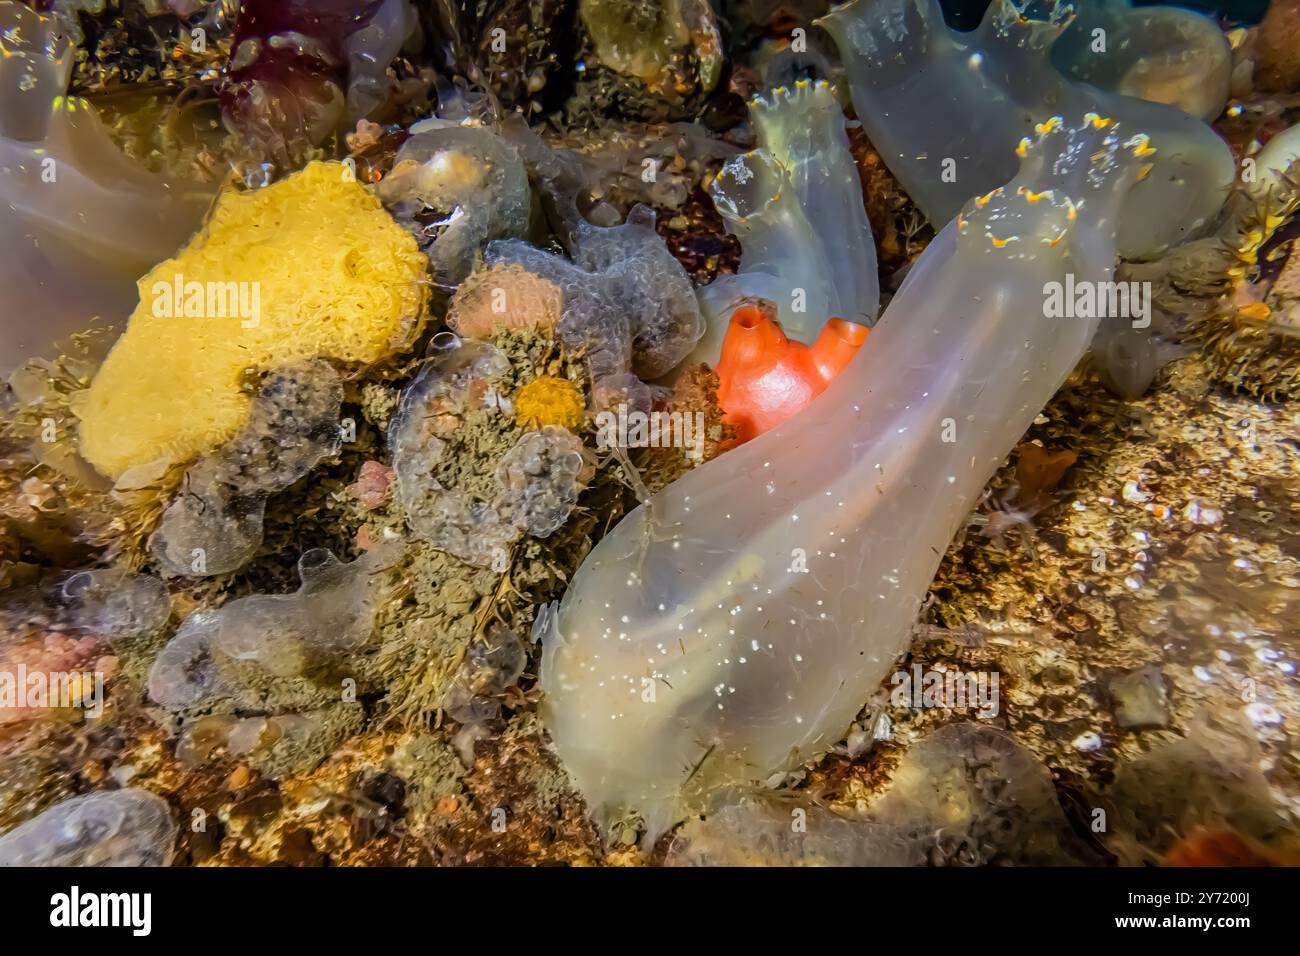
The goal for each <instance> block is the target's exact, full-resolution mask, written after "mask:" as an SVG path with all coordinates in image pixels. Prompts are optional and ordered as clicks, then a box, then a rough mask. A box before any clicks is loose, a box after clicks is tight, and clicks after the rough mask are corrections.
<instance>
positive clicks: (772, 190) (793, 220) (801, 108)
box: [691, 81, 880, 364]
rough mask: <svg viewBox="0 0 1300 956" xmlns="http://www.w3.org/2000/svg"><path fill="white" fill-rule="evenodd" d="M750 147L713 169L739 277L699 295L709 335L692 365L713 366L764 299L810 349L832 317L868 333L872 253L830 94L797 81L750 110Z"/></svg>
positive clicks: (873, 308)
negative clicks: (739, 323) (744, 308)
mask: <svg viewBox="0 0 1300 956" xmlns="http://www.w3.org/2000/svg"><path fill="white" fill-rule="evenodd" d="M750 120H751V122H752V123H753V125H754V128H755V132H756V133H757V136H758V149H756V150H754V151H753V152H750V153H744V154H742V155H740V156H737V157H735V158H733V159H731V160H728V161H727V163H726V164H725V165H724V166H723V167H722V170H721V171H720V172H719V174H718V176H717V177H716V178H715V179H714V182H713V185H712V186H711V187H710V191H711V192H712V195H713V205H714V206H715V207H716V208H717V210H718V212H719V213H720V214H721V215H722V218H723V219H724V220H726V222H727V228H728V230H729V231H730V232H732V233H734V234H735V235H736V236H737V237H738V238H739V239H740V243H741V250H742V251H741V258H740V271H739V273H738V274H736V275H734V276H720V277H719V278H717V279H715V280H714V281H713V282H712V283H711V284H709V285H708V286H706V287H705V288H704V289H701V290H700V293H699V297H700V304H701V307H702V309H703V311H704V313H705V315H706V317H707V321H708V331H707V332H706V333H705V336H704V338H703V339H701V340H700V343H699V345H698V346H697V347H696V349H695V351H694V352H693V353H692V355H691V360H692V361H699V362H709V363H710V364H716V363H717V360H718V356H719V355H720V354H721V350H722V339H723V337H724V336H725V334H726V330H727V325H728V323H729V321H730V319H731V313H732V312H733V311H734V310H735V309H736V307H737V306H738V305H739V304H740V302H741V301H742V300H744V299H747V298H760V299H767V300H768V301H770V302H772V303H773V304H774V305H775V306H776V309H777V319H778V321H780V323H781V327H782V329H783V330H784V331H785V333H786V334H787V335H789V336H791V337H792V338H795V339H798V340H799V341H801V342H805V343H811V342H812V341H814V340H815V339H816V338H817V335H818V334H819V333H820V332H821V330H822V326H823V325H825V323H826V321H827V320H828V319H830V318H832V317H838V318H841V319H848V320H849V321H851V322H858V323H861V324H863V325H872V324H874V323H875V321H876V313H877V311H878V309H879V308H880V279H879V277H878V275H877V272H876V246H875V241H874V240H873V239H872V236H871V224H870V223H869V222H868V221H867V213H866V209H865V207H864V206H863V199H862V184H861V181H860V179H859V177H858V169H857V165H856V164H855V162H854V160H853V154H852V152H851V151H850V149H849V140H848V136H847V134H846V133H845V131H844V114H843V112H842V111H841V109H840V104H839V101H838V100H837V99H836V98H835V93H834V91H833V90H832V89H831V87H830V86H829V85H828V84H826V83H824V82H818V83H812V82H808V81H801V82H799V83H797V84H796V85H795V87H794V88H793V89H788V90H787V89H778V90H774V91H773V92H772V93H770V94H769V95H768V97H767V98H763V97H759V98H757V99H755V100H754V101H753V103H751V104H750Z"/></svg>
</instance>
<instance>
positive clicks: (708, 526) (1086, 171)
mask: <svg viewBox="0 0 1300 956" xmlns="http://www.w3.org/2000/svg"><path fill="white" fill-rule="evenodd" d="M1075 123H1076V124H1077V125H1069V124H1066V123H1064V122H1062V121H1061V120H1060V119H1059V118H1053V119H1050V120H1048V121H1047V122H1045V123H1044V124H1043V126H1042V128H1041V131H1040V132H1039V134H1038V137H1037V141H1036V142H1030V141H1025V142H1023V143H1022V144H1021V149H1020V152H1021V153H1022V154H1023V155H1022V160H1021V169H1020V172H1019V174H1018V175H1017V176H1016V177H1015V178H1014V179H1012V180H1011V182H1009V183H1008V184H1007V185H1006V186H1005V187H1001V188H998V189H995V190H994V191H993V192H991V193H989V194H988V195H986V196H983V197H981V198H979V199H976V200H973V201H971V202H970V203H969V204H968V205H967V207H966V209H965V211H964V213H963V215H962V216H961V217H960V218H958V219H956V220H954V221H953V222H952V223H950V224H949V225H948V226H947V227H946V228H945V229H944V230H943V231H942V232H941V233H940V235H939V236H938V237H937V238H936V239H935V240H934V242H933V243H932V244H931V246H930V247H929V248H928V249H927V250H926V252H925V254H924V255H923V256H922V257H921V259H920V260H918V262H917V264H916V266H915V267H914V268H913V270H912V272H911V273H910V275H909V276H908V278H907V280H906V282H905V283H904V285H903V287H902V289H901V290H900V291H899V293H898V295H897V296H896V297H895V299H894V300H893V302H892V303H891V304H890V307H889V308H888V309H887V310H886V312H885V315H884V316H883V318H882V319H881V321H880V322H879V323H878V324H877V325H876V327H875V328H874V329H873V330H872V333H871V342H870V346H869V347H867V348H865V349H863V350H861V351H860V352H859V353H858V354H857V356H856V357H855V358H854V359H853V361H852V362H851V363H850V364H849V366H848V368H846V369H845V370H844V372H843V373H841V374H840V375H839V376H838V377H837V378H836V379H835V381H833V382H832V383H831V384H830V386H829V387H828V388H827V389H826V391H825V392H823V393H822V394H821V395H820V396H819V397H818V398H816V399H815V400H814V401H813V402H812V404H811V405H810V406H809V407H808V408H806V409H805V410H804V411H803V412H802V413H800V414H799V415H798V416H797V417H796V418H794V419H792V420H790V421H788V422H786V423H784V424H782V425H780V426H778V427H777V428H775V429H773V430H772V431H769V432H766V433H765V434H762V435H760V436H758V437H757V438H755V439H754V440H753V441H751V442H748V443H747V444H745V445H743V446H741V447H740V448H738V449H735V450H733V451H730V452H727V453H726V454H724V455H723V456H721V457H720V458H717V459H715V460H713V461H711V462H708V463H707V464H705V465H703V466H702V467H700V468H697V469H695V470H694V471H692V472H689V473H688V474H686V475H685V476H684V477H682V478H681V479H679V480H678V481H677V482H675V483H674V484H672V485H670V486H669V487H668V488H667V489H665V490H664V491H663V492H662V493H660V494H659V495H658V496H656V497H655V498H652V499H651V500H650V501H649V503H648V504H647V505H644V506H642V507H641V508H639V509H638V510H637V511H635V512H633V513H632V514H631V515H629V516H628V517H627V518H625V519H624V520H623V522H622V523H621V524H619V525H618V526H617V527H616V528H615V529H614V531H613V532H612V533H610V534H609V535H608V536H607V537H605V538H604V539H603V540H602V541H601V542H600V543H599V545H598V546H597V547H596V548H595V549H594V550H593V552H592V553H591V554H590V555H589V556H588V558H587V560H586V561H585V562H584V563H583V565H582V566H581V568H580V569H579V571H578V573H577V575H576V577H575V579H574V582H573V584H572V586H571V587H570V589H569V591H568V593H567V594H566V595H565V597H564V600H563V602H562V604H561V606H560V608H559V611H558V613H557V614H555V615H552V616H551V617H550V619H549V627H548V628H543V629H542V630H543V632H544V633H543V640H544V651H543V658H542V665H541V683H542V687H543V689H544V690H545V692H546V697H545V698H544V700H543V705H542V707H543V717H544V719H545V722H546V725H547V727H548V728H549V730H550V733H551V737H552V739H553V741H554V744H555V747H556V749H557V751H558V753H559V755H560V757H561V759H562V760H563V762H564V764H565V766H566V768H567V769H568V771H569V774H570V775H571V777H572V779H573V780H574V782H575V783H576V785H577V786H578V788H579V789H580V790H581V791H582V793H583V794H584V795H585V796H586V798H587V800H588V802H589V804H590V806H591V809H592V811H593V813H594V815H595V817H596V818H597V819H598V820H600V821H602V822H605V823H608V822H610V821H612V820H613V819H615V818H617V816H618V815H619V814H621V813H625V812H628V811H636V812H639V814H640V815H641V817H642V818H643V820H644V822H645V824H646V829H647V834H648V836H649V837H650V838H653V837H654V835H655V834H657V833H659V832H662V830H663V829H664V828H665V827H667V826H669V825H671V824H672V823H673V822H674V821H675V820H677V819H679V815H680V814H681V812H682V811H683V809H684V808H685V807H688V806H690V805H691V804H692V802H693V797H694V796H696V791H699V790H708V789H712V788H714V787H718V786H726V785H737V784H740V785H744V784H749V783H752V782H754V781H760V782H761V781H767V780H769V779H770V778H771V777H772V776H773V775H775V774H780V773H781V772H783V771H788V770H790V769H791V768H794V767H797V766H799V765H800V764H802V763H803V762H805V761H807V760H808V759H810V758H813V757H816V756H817V755H819V754H821V753H822V752H824V751H825V750H827V749H828V748H829V747H831V746H832V745H833V744H834V743H835V742H836V741H837V740H838V739H839V738H840V737H841V736H842V735H843V733H844V731H845V729H846V728H847V727H848V726H849V724H850V723H851V722H852V720H853V718H854V716H855V715H856V714H857V713H858V711H859V709H860V708H861V707H862V705H863V703H864V701H865V700H866V699H867V697H868V695H869V693H870V691H871V689H872V688H873V687H875V686H877V685H878V684H879V682H880V681H881V679H882V678H884V677H885V675H886V674H887V673H888V671H889V668H890V667H892V666H893V664H894V661H895V659H896V657H897V656H898V654H899V653H900V652H901V651H902V650H903V649H904V647H905V645H906V641H907V636H908V633H909V630H910V628H911V626H912V623H913V621H914V619H915V615H916V613H917V609H918V607H919V606H920V603H921V601H922V599H923V597H924V595H925V592H926V589H927V588H928V587H929V584H930V581H931V579H932V577H933V575H934V572H935V570H936V568H937V566H938V564H939V561H940V559H941V558H942V556H943V553H944V550H945V548H946V547H947V545H948V542H949V541H950V540H951V538H952V535H953V533H954V532H955V531H956V529H957V528H958V526H959V525H960V524H961V522H962V521H963V520H964V519H965V517H966V515H967V514H969V512H970V509H971V507H972V506H973V504H974V502H975V501H976V500H977V497H978V495H979V493H980V490H981V489H982V488H983V487H984V486H985V484H986V482H987V481H988V479H989V477H990V476H991V475H992V473H993V472H994V470H995V469H996V468H997V466H998V464H999V463H1000V462H1001V461H1002V460H1003V459H1004V457H1005V456H1006V455H1007V453H1008V452H1009V451H1010V450H1011V448H1012V447H1013V446H1014V445H1015V443H1016V442H1017V441H1018V440H1019V439H1020V437H1021V436H1022V435H1023V434H1024V431H1025V429H1026V428H1027V427H1028V426H1029V424H1030V423H1031V422H1032V420H1033V418H1034V416H1035V415H1037V414H1038V412H1039V411H1040V410H1041V408H1042V407H1043V405H1044V404H1045V403H1046V402H1047V401H1048V399H1050V398H1051V396H1052V394H1053V393H1054V392H1055V391H1056V389H1057V388H1058V387H1059V386H1060V384H1061V382H1062V381H1064V379H1065V378H1066V376H1067V375H1068V374H1069V372H1070V370H1071V369H1072V368H1073V367H1074V365H1075V364H1076V363H1077V362H1078V360H1079V359H1080V357H1082V355H1083V354H1084V351H1085V350H1086V348H1087V347H1088V343H1089V342H1090V341H1091V340H1092V337H1093V334H1094V332H1095V331H1096V325H1097V323H1096V321H1095V320H1090V319H1069V320H1058V319H1046V318H1044V296H1045V294H1046V292H1045V290H1046V289H1048V288H1050V287H1049V285H1048V284H1049V283H1053V282H1060V283H1063V282H1064V281H1065V280H1066V276H1067V275H1070V274H1073V277H1074V280H1075V282H1076V284H1077V283H1078V282H1101V281H1109V280H1110V278H1111V275H1112V272H1113V269H1114V263H1115V233H1116V225H1117V219H1118V216H1119V213H1120V209H1121V207H1122V205H1123V203H1124V201H1125V197H1126V194H1127V193H1128V191H1129V187H1130V186H1131V185H1132V184H1133V183H1134V182H1135V181H1136V180H1137V179H1138V178H1139V176H1140V175H1141V174H1142V173H1143V172H1145V171H1146V170H1147V169H1148V168H1149V164H1150V162H1151V157H1152V154H1153V153H1154V150H1153V149H1152V148H1151V147H1150V146H1149V145H1148V143H1147V138H1146V137H1145V136H1143V135H1140V134H1136V133H1132V132H1129V131H1125V130H1122V129H1121V128H1120V126H1119V125H1118V124H1117V123H1115V122H1113V121H1110V120H1107V119H1104V118H1102V117H1098V116H1096V115H1095V114H1089V115H1088V116H1086V117H1085V118H1084V119H1083V120H1082V122H1079V121H1078V120H1077V119H1076V121H1075ZM547 630H549V633H545V632H546V631H547Z"/></svg>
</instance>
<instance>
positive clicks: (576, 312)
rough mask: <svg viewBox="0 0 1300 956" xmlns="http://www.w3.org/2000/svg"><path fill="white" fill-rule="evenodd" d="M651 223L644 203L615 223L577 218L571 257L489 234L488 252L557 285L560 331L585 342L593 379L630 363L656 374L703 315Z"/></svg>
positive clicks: (671, 362) (682, 353)
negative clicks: (596, 223)
mask: <svg viewBox="0 0 1300 956" xmlns="http://www.w3.org/2000/svg"><path fill="white" fill-rule="evenodd" d="M654 223H655V216H654V213H653V212H652V211H650V210H649V209H647V208H646V207H644V206H635V207H633V209H632V211H631V212H630V213H628V217H627V221H626V222H624V223H623V224H622V225H619V226H608V227H605V226H594V225H592V224H591V223H589V222H581V223H579V224H578V226H577V241H576V249H575V250H574V256H573V261H572V262H570V261H569V260H567V259H564V258H561V257H560V256H555V255H551V254H550V253H547V252H543V251H542V250H540V249H538V248H536V247H535V246H532V245H530V244H529V243H526V242H522V241H504V242H494V243H492V244H491V245H490V246H489V247H488V251H487V258H488V261H490V262H510V263H516V264H518V265H521V266H523V267H524V268H525V269H527V270H528V271H529V272H535V273H537V274H538V275H540V276H541V277H542V278H544V279H546V280H548V281H550V282H552V283H554V284H555V285H557V286H559V287H560V289H561V291H562V292H563V295H564V304H563V311H562V314H561V318H560V326H559V330H558V331H559V334H560V337H561V338H562V339H563V340H564V341H565V342H566V343H568V344H569V345H572V346H576V347H581V348H584V349H585V350H586V352H587V361H588V363H589V365H590V367H591V376H592V379H593V380H594V381H596V382H597V383H599V382H600V381H601V380H602V379H604V378H606V377H609V376H614V375H619V374H623V373H626V372H629V371H631V372H633V373H635V374H636V375H637V376H639V377H640V378H642V379H645V380H650V379H655V378H658V377H659V376H661V375H663V374H665V373H666V372H668V371H669V370H671V369H672V368H674V367H675V366H676V365H677V364H678V363H679V362H681V361H682V359H684V358H685V357H686V356H687V355H688V354H689V353H690V351H691V349H692V348H693V347H694V346H695V343H696V342H697V341H698V340H699V338H700V336H701V335H702V334H703V331H704V323H703V320H702V319H701V318H700V310H699V305H698V303H697V302H696V300H695V290H694V288H693V287H692V285H691V280H690V278H689V277H688V276H687V275H686V271H685V270H684V269H683V268H682V266H681V263H679V262H678V261H677V260H676V259H674V258H673V255H672V253H671V252H669V251H668V247H667V246H665V245H664V241H663V239H662V238H660V236H659V234H658V233H657V232H655V228H654Z"/></svg>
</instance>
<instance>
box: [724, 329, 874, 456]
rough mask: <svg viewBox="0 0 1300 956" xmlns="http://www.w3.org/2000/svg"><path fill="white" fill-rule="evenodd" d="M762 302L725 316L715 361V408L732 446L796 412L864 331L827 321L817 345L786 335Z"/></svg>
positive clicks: (853, 352)
mask: <svg viewBox="0 0 1300 956" xmlns="http://www.w3.org/2000/svg"><path fill="white" fill-rule="evenodd" d="M774 315H775V310H774V309H773V308H772V307H771V306H770V305H767V304H766V303H749V304H746V305H742V306H741V307H740V308H738V309H737V310H736V311H735V312H733V313H732V315H731V324H730V325H729V326H728V327H727V335H726V337H725V338H724V339H723V340H722V356H721V358H719V359H718V367H717V369H716V371H717V373H718V380H719V383H720V384H719V387H718V404H719V405H721V406H722V410H723V412H725V415H724V417H723V420H724V421H725V422H726V423H727V424H729V425H734V426H735V428H736V444H740V443H741V442H746V441H749V440H750V439H751V438H753V437H754V436H756V435H761V434H762V433H763V432H765V431H767V430H768V429H770V428H775V427H776V426H777V425H779V424H781V423H782V422H783V421H785V420H786V419H787V418H789V417H790V416H792V415H794V414H795V413H797V412H799V411H801V410H802V409H803V408H804V407H806V406H807V405H808V403H809V402H811V401H812V400H813V399H814V398H816V397H817V396H818V395H820V394H821V393H822V392H823V391H824V390H825V389H826V386H827V385H829V384H830V383H831V381H832V380H833V379H834V378H835V376H836V375H838V374H839V373H840V372H841V371H843V370H844V368H845V367H846V366H847V365H848V364H849V361H850V360H851V359H852V358H853V356H854V355H856V354H857V351H858V349H859V348H860V347H861V346H862V343H863V342H865V341H866V340H867V332H868V331H869V330H868V329H867V327H866V326H865V325H859V324H857V323H856V322H849V321H847V320H845V319H831V320H830V321H829V322H827V323H826V325H825V326H824V327H823V328H822V331H821V334H820V335H818V336H817V341H815V342H814V343H813V344H812V345H810V346H809V345H804V344H803V343H802V342H796V341H794V340H792V339H790V338H789V337H787V336H786V334H785V332H784V331H782V329H781V324H780V323H779V322H777V321H776V319H775V317H774Z"/></svg>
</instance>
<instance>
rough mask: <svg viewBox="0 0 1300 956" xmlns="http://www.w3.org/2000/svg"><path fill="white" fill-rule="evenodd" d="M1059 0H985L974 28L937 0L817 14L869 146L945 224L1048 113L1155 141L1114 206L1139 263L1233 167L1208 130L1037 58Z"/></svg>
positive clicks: (1223, 190) (994, 181)
mask: <svg viewBox="0 0 1300 956" xmlns="http://www.w3.org/2000/svg"><path fill="white" fill-rule="evenodd" d="M1073 15H1074V11H1073V8H1072V7H1071V5H1070V4H1068V3H1065V2H1063V0H1042V2H1029V0H994V2H993V4H992V5H991V6H990V7H989V9H988V12H987V14H985V17H984V21H983V22H982V23H981V24H980V27H979V29H978V30H976V31H974V32H972V33H957V32H954V31H952V30H949V29H948V28H947V27H946V26H945V25H944V23H943V16H942V13H941V12H940V10H939V3H938V0H852V2H850V3H846V4H844V5H843V6H840V7H836V8H835V9H834V10H832V11H831V12H830V13H829V14H827V15H826V17H824V18H823V19H822V20H820V21H818V22H819V23H820V24H821V25H822V26H823V27H825V29H826V30H827V32H829V33H830V34H831V36H832V37H833V38H834V39H835V42H836V44H837V45H838V47H839V49H840V53H841V55H842V56H843V57H844V61H845V67H846V69H847V71H848V74H849V78H850V81H851V86H852V90H853V105H854V107H855V108H856V109H857V113H858V117H859V118H860V119H861V120H862V124H863V127H864V128H865V129H866V131H867V135H868V136H869V137H870V138H871V142H872V144H873V145H874V146H875V147H876V148H877V149H878V150H880V155H881V157H882V158H883V159H884V160H885V162H886V164H887V165H888V166H889V168H890V171H891V172H893V173H894V175H896V176H897V177H898V178H899V180H900V181H901V182H902V184H903V186H904V188H906V190H907V192H908V195H910V196H911V197H912V198H913V199H914V200H916V202H917V204H918V205H919V206H920V207H921V209H922V210H923V211H924V212H925V215H926V217H927V218H928V219H929V220H930V221H931V222H932V223H934V225H935V226H936V227H939V226H941V225H943V224H944V223H946V222H948V221H949V220H950V219H951V218H952V217H953V216H955V215H956V214H957V212H958V211H959V210H960V209H961V208H962V204H963V203H965V202H966V201H967V200H968V199H970V198H971V197H972V196H977V195H981V194H982V193H985V192H987V191H988V190H990V189H993V188H994V187H996V186H998V185H1000V184H1001V183H1004V182H1006V181H1007V180H1008V179H1010V178H1011V177H1012V176H1013V175H1014V174H1015V160H1014V157H1013V156H1012V155H1011V154H1010V153H1007V152H1005V150H1003V149H1002V147H1001V144H1002V143H1005V142H1008V141H1010V142H1015V140H1016V139H1018V138H1019V137H1021V136H1032V135H1033V131H1034V127H1035V125H1036V124H1039V123H1042V122H1044V121H1045V120H1047V119H1048V118H1049V117H1051V116H1054V115H1056V116H1081V115H1082V114H1084V113H1086V112H1090V111H1091V112H1097V113H1100V114H1102V115H1104V116H1110V117H1114V118H1115V119H1116V120H1117V121H1118V122H1120V123H1122V124H1123V125H1125V126H1126V127H1127V128H1131V129H1142V130H1144V131H1146V133H1148V134H1149V135H1150V137H1151V139H1152V142H1157V143H1159V144H1160V154H1159V156H1158V157H1157V158H1156V160H1155V162H1156V168H1155V169H1154V170H1153V171H1152V174H1151V176H1149V177H1148V178H1147V179H1146V180H1145V181H1144V182H1142V183H1141V184H1140V185H1138V187H1137V188H1135V189H1134V190H1133V192H1132V194H1131V195H1130V197H1129V201H1128V202H1127V203H1126V204H1125V208H1124V215H1123V217H1122V220H1121V223H1120V234H1119V251H1120V254H1121V255H1123V256H1124V257H1125V258H1130V259H1146V258H1151V257H1154V256H1156V255H1159V254H1160V253H1161V252H1163V251H1164V250H1166V249H1168V248H1169V247H1171V246H1173V245H1176V244H1178V243H1179V242H1182V241H1183V240H1185V239H1188V238H1191V237H1192V236H1193V235H1194V234H1195V233H1197V232H1198V231H1199V230H1201V229H1202V228H1203V227H1204V226H1206V225H1207V224H1208V223H1209V222H1210V221H1211V220H1212V219H1213V218H1214V216H1215V215H1216V214H1217V213H1218V211H1219V209H1220V208H1221V207H1222V206H1223V202H1224V199H1225V198H1226V197H1227V192H1228V189H1229V187H1230V186H1231V185H1232V181H1233V177H1234V175H1235V173H1236V167H1235V166H1234V164H1233V159H1232V153H1231V151H1230V150H1229V149H1228V146H1227V144H1226V143H1225V142H1223V140H1221V139H1220V138H1219V137H1218V135H1217V134H1216V133H1215V132H1214V131H1213V130H1212V129H1210V128H1209V127H1208V126H1206V125H1205V124H1204V123H1202V122H1201V121H1200V120H1199V119H1196V118H1195V117H1192V116H1188V115H1187V114H1186V113H1184V112H1182V111H1181V110H1178V109H1175V108H1174V107H1171V106H1165V105H1164V104H1161V103H1151V102H1148V101H1146V100H1143V99H1137V98H1135V97H1132V96H1123V95H1120V94H1117V93H1109V92H1106V91H1104V90H1101V89H1098V88H1097V87H1094V86H1089V85H1088V84H1086V83H1077V82H1073V81H1071V80H1067V79H1066V78H1065V77H1063V76H1062V75H1061V74H1060V73H1059V72H1058V71H1057V70H1056V68H1055V67H1053V65H1052V63H1051V62H1050V60H1049V59H1048V54H1049V52H1050V51H1051V49H1052V47H1053V45H1054V44H1055V43H1056V41H1057V39H1058V37H1060V36H1061V34H1062V33H1063V32H1064V31H1065V30H1066V29H1067V28H1068V27H1069V25H1070V23H1071V21H1072V18H1073Z"/></svg>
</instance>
